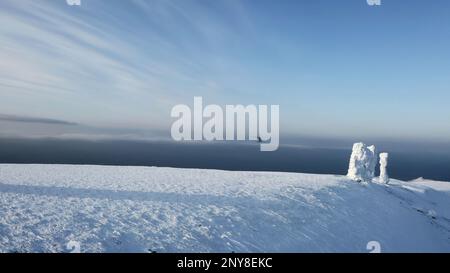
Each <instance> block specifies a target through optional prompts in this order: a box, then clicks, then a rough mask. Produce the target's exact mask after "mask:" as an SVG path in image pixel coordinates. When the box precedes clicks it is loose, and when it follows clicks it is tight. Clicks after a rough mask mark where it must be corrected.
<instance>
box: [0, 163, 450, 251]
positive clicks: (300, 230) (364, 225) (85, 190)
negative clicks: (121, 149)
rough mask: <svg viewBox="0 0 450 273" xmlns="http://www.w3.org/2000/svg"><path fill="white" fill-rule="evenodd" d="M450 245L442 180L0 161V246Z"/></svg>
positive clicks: (449, 192)
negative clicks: (359, 179) (364, 179)
mask: <svg viewBox="0 0 450 273" xmlns="http://www.w3.org/2000/svg"><path fill="white" fill-rule="evenodd" d="M70 241H76V242H79V243H80V250H81V252H151V251H156V252H232V251H234V252H368V250H367V249H366V246H367V243H368V242H369V241H378V242H379V243H380V245H381V251H382V252H397V251H402V252H423V251H425V252H428V251H433V252H450V183H448V182H435V181H427V180H423V179H419V180H415V181H410V182H401V181H397V180H391V184H390V185H381V184H375V183H369V184H368V183H357V182H354V181H350V180H348V179H347V178H346V177H345V176H336V175H312V174H296V173H270V172H229V171H217V170H197V169H176V168H157V167H117V166H73V165H11V164H5V165H0V252H67V251H68V250H67V244H68V243H69V242H70Z"/></svg>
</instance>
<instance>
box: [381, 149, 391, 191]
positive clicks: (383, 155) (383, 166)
mask: <svg viewBox="0 0 450 273" xmlns="http://www.w3.org/2000/svg"><path fill="white" fill-rule="evenodd" d="M388 159H389V154H388V153H380V179H379V181H380V183H385V184H387V183H389V175H388V173H387V165H388Z"/></svg>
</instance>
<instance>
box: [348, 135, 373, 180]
mask: <svg viewBox="0 0 450 273" xmlns="http://www.w3.org/2000/svg"><path fill="white" fill-rule="evenodd" d="M376 160H377V159H376V153H375V146H370V147H367V146H366V144H364V143H362V142H359V143H355V144H353V150H352V155H351V156H350V164H349V167H348V173H347V176H348V177H349V178H350V179H352V180H355V181H372V179H373V177H374V174H375V166H376V164H377V162H376Z"/></svg>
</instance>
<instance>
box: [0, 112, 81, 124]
mask: <svg viewBox="0 0 450 273" xmlns="http://www.w3.org/2000/svg"><path fill="white" fill-rule="evenodd" d="M0 121H12V122H25V123H44V124H60V125H77V123H75V122H70V121H65V120H58V119H50V118H35V117H21V116H13V115H4V114H0Z"/></svg>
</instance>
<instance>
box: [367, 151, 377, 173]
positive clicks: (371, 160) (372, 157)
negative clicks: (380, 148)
mask: <svg viewBox="0 0 450 273" xmlns="http://www.w3.org/2000/svg"><path fill="white" fill-rule="evenodd" d="M367 149H368V150H369V155H368V169H367V178H368V179H369V180H372V179H373V178H374V177H375V167H376V166H377V159H378V156H377V151H376V150H377V149H376V148H375V145H372V146H369V147H367Z"/></svg>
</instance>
